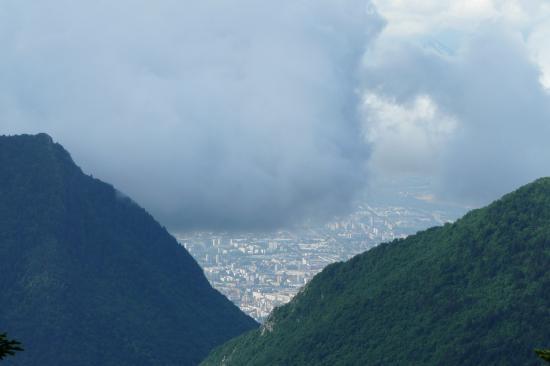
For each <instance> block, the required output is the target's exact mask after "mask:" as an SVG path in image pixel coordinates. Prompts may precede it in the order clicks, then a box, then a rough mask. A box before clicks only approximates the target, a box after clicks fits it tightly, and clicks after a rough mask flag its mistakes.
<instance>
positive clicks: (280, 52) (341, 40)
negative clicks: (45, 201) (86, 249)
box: [0, 0, 383, 228]
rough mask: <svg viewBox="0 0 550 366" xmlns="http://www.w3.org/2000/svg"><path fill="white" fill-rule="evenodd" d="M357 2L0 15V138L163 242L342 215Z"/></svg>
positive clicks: (366, 9) (93, 5) (54, 6)
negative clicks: (31, 137) (68, 172)
mask: <svg viewBox="0 0 550 366" xmlns="http://www.w3.org/2000/svg"><path fill="white" fill-rule="evenodd" d="M382 24H383V22H382V20H381V19H380V17H379V16H378V15H377V14H376V12H375V11H373V8H372V6H371V5H370V4H369V3H366V2H365V1H364V0H342V1H336V2H335V1H330V0H299V1H296V0H281V1H276V2H259V1H253V0H238V1H231V2H224V1H215V0H200V1H198V0H196V1H195V0H185V1H171V0H158V1H154V2H149V1H128V0H121V1H115V2H113V1H97V0H96V1H90V0H85V1H78V2H75V1H66V0H65V1H64V0H51V1H44V2H37V1H30V0H17V1H14V0H4V1H2V2H1V3H0V51H1V55H2V56H1V58H0V67H1V70H2V71H1V72H0V127H1V131H2V133H5V134H13V133H37V132H47V133H50V134H51V135H52V136H53V137H54V139H55V140H57V141H59V142H61V143H62V144H63V145H64V146H66V147H67V148H68V149H69V150H70V151H71V152H72V154H73V157H74V158H75V160H76V161H77V163H79V164H80V165H81V166H83V168H84V170H85V171H87V172H88V173H92V174H93V175H94V176H97V177H99V178H102V179H104V180H107V181H109V182H111V183H113V184H114V185H115V186H117V187H118V188H119V189H120V190H121V191H123V192H125V193H126V194H128V195H130V196H132V197H133V198H134V199H135V200H136V201H138V202H139V203H140V204H142V205H143V206H144V207H146V208H147V209H149V210H151V211H152V213H153V214H154V215H155V216H157V218H159V219H160V221H162V222H163V223H165V224H167V225H168V226H171V227H173V228H256V227H274V226H278V225H284V224H288V223H289V222H292V221H294V220H299V219H301V218H303V217H305V216H307V217H315V216H318V215H329V214H331V213H334V212H335V211H338V210H340V209H343V208H345V206H346V204H347V203H348V202H349V200H350V198H351V197H352V196H353V194H354V192H355V191H356V190H357V189H358V188H359V187H360V186H361V185H362V184H363V183H364V179H365V171H364V169H363V167H364V163H365V160H366V159H367V157H368V151H367V148H366V145H365V144H364V143H363V142H362V140H361V133H360V125H359V123H358V120H357V105H358V99H359V95H358V93H357V92H356V90H357V85H358V84H357V82H358V80H357V75H358V73H357V67H358V64H359V61H360V58H361V56H362V54H363V52H364V50H365V47H366V45H367V44H368V43H369V42H370V40H371V39H372V38H373V37H375V36H376V35H377V33H378V31H379V30H380V29H381V27H382Z"/></svg>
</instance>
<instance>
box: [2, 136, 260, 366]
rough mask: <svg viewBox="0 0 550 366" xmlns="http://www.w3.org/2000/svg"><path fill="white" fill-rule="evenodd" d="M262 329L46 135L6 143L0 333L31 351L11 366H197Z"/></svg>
mask: <svg viewBox="0 0 550 366" xmlns="http://www.w3.org/2000/svg"><path fill="white" fill-rule="evenodd" d="M120 169H124V167H120ZM144 174H146V172H144ZM189 179H192V177H189ZM256 326H257V324H256V323H255V322H254V321H253V320H252V319H251V318H249V317H248V316H246V315H245V314H243V313H242V312H241V311H240V310H239V309H238V308H237V307H236V306H234V305H233V304H232V303H231V302H229V301H228V300H227V299H226V298H225V297H224V296H222V295H221V294H220V293H219V292H217V291H216V290H214V289H213V288H212V287H211V286H210V285H209V283H208V281H207V280H206V278H205V277H204V275H203V272H202V270H201V269H200V267H199V266H198V265H197V263H196V262H195V261H194V260H193V258H192V257H191V256H190V255H189V254H188V253H187V251H186V250H185V249H184V248H183V247H182V246H180V245H179V244H178V243H177V242H176V240H175V239H174V238H173V237H172V236H170V235H169V234H168V232H167V231H166V230H165V229H164V228H163V227H162V226H160V225H159V224H158V223H157V222H156V221H155V220H154V219H153V217H151V216H150V215H149V214H148V213H147V212H146V211H145V210H144V209H143V208H141V207H139V206H138V205H137V204H136V203H135V202H133V201H132V200H131V199H129V198H128V197H125V196H124V195H123V194H121V193H119V192H118V191H117V190H116V189H115V188H113V187H112V186H111V185H109V184H106V183H103V182H101V181H99V180H97V179H94V178H92V177H90V176H87V175H85V174H83V173H82V171H81V170H80V168H78V167H77V166H76V165H75V163H74V162H73V161H72V159H71V157H70V155H69V154H68V153H67V151H65V150H64V149H63V148H62V147H61V146H60V145H59V144H56V143H54V142H53V141H52V139H51V138H50V137H49V136H47V135H45V134H40V135H36V136H30V135H21V136H12V137H5V136H4V137H0V331H1V332H4V331H5V332H8V333H9V334H10V336H12V337H14V338H15V339H17V340H19V341H21V342H22V343H23V345H24V348H25V351H24V352H20V353H18V354H17V355H16V356H14V357H10V358H9V359H6V360H5V361H3V362H4V363H5V364H6V365H17V366H45V365H56V366H79V365H94V366H97V365H102V366H108V365H112V366H124V365H128V366H139V365H174V366H176V365H177V366H180V365H196V364H198V363H199V362H200V361H201V360H202V359H203V358H204V357H205V356H206V355H207V354H208V352H209V351H210V350H211V349H212V348H213V347H215V346H217V345H220V344H221V343H223V342H225V341H227V340H228V339H230V338H232V337H235V336H237V335H239V334H241V333H243V332H245V331H248V330H251V329H254V328H256ZM4 363H3V364H4Z"/></svg>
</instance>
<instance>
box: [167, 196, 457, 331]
mask: <svg viewBox="0 0 550 366" xmlns="http://www.w3.org/2000/svg"><path fill="white" fill-rule="evenodd" d="M396 197H397V198H399V200H397V201H396V205H387V204H386V205H382V204H376V202H375V203H372V204H368V203H360V204H357V205H356V208H355V210H354V211H353V213H352V214H350V215H349V216H346V217H340V218H335V219H334V220H333V221H331V222H329V223H327V224H325V225H322V226H318V227H315V226H306V227H301V228H299V229H295V230H292V231H276V232H273V233H269V234H267V233H262V234H258V233H247V234H243V233H241V234H235V233H209V232H194V233H176V234H175V236H176V237H177V239H178V241H179V242H180V243H181V244H182V245H183V246H185V248H186V249H187V250H188V251H189V252H190V253H191V254H192V255H193V256H194V258H195V259H196V260H197V262H198V263H199V264H200V265H201V266H202V268H203V269H204V273H205V275H206V277H207V278H208V280H209V281H210V282H211V283H212V285H213V286H214V287H215V288H216V289H218V290H219V291H220V292H222V293H223V294H224V295H225V296H227V297H228V298H229V299H231V300H232V301H233V302H234V303H235V304H236V305H237V306H239V307H240V308H241V309H242V310H243V311H244V312H246V313H247V314H249V315H250V316H252V317H253V318H255V319H256V320H258V321H260V322H261V321H263V320H265V319H266V317H267V316H268V315H269V313H270V312H271V310H272V309H273V308H274V307H276V306H279V305H282V304H285V303H287V302H289V301H290V300H291V299H292V297H293V296H294V295H296V293H297V292H298V291H299V290H300V288H301V287H302V286H304V284H306V283H307V282H308V281H309V280H310V279H311V278H312V277H313V276H314V275H315V274H317V273H318V272H319V271H321V270H322V269H323V268H324V267H326V266H327V265H328V264H330V263H334V262H337V261H343V260H347V259H349V258H351V257H353V256H354V255H356V254H358V253H361V252H364V251H365V250H368V249H370V248H372V247H373V246H376V245H377V244H379V243H381V242H386V241H390V240H393V239H396V238H401V237H405V236H407V235H409V234H413V233H415V232H417V231H418V230H422V229H425V228H428V227H430V226H434V225H441V224H444V223H445V222H449V221H452V220H454V219H455V218H456V217H458V216H459V215H460V214H462V213H464V209H463V208H458V207H454V206H450V205H441V204H435V203H433V202H430V200H429V199H426V197H428V196H426V195H422V194H421V192H420V193H419V192H414V191H413V192H412V193H411V192H401V193H400V196H399V195H396ZM373 201H376V200H373Z"/></svg>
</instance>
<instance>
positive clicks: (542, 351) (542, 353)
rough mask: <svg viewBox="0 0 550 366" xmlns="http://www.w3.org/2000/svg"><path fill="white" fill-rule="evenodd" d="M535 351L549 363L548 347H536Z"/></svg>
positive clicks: (549, 353) (549, 352) (549, 351)
mask: <svg viewBox="0 0 550 366" xmlns="http://www.w3.org/2000/svg"><path fill="white" fill-rule="evenodd" d="M535 353H536V354H537V355H539V357H540V358H542V359H543V360H545V361H546V362H549V363H550V349H536V350H535Z"/></svg>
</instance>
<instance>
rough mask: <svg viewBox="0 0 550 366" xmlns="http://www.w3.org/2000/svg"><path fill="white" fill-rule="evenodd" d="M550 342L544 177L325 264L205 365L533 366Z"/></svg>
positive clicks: (548, 196)
mask: <svg viewBox="0 0 550 366" xmlns="http://www.w3.org/2000/svg"><path fill="white" fill-rule="evenodd" d="M548 345H550V179H549V178H544V179H540V180H537V181H536V182H534V183H532V184H529V185H527V186H525V187H522V188H520V189H519V190H517V191H516V192H514V193H512V194H509V195H506V196H504V197H503V198H502V199H500V200H498V201H496V202H494V203H493V204H491V205H490V206H488V207H486V208H483V209H479V210H474V211H472V212H470V213H468V214H467V215H466V216H465V217H463V218H462V219H460V220H458V221H457V222H456V223H454V224H447V225H445V226H443V227H437V228H432V229H429V230H426V231H423V232H420V233H418V234H416V235H413V236H410V237H408V238H407V239H404V240H396V241H393V242H391V243H387V244H382V245H380V246H378V247H376V248H374V249H372V250H370V251H368V252H366V253H363V254H361V255H359V256H356V257H354V258H353V259H351V260H350V261H348V262H345V263H337V264H333V265H330V266H328V267H327V268H326V269H325V270H324V271H322V272H321V273H320V274H319V275H317V276H316V277H315V278H314V279H313V280H312V281H311V282H310V283H309V284H308V285H307V286H306V287H305V288H304V289H303V290H302V292H301V293H300V294H299V295H297V296H296V297H295V298H294V299H293V301H291V302H290V303H289V304H287V305H286V306H283V307H280V308H277V309H276V310H275V311H274V312H273V313H272V315H271V317H270V318H269V320H268V321H267V323H266V324H264V326H262V328H261V329H258V330H254V331H251V332H249V333H247V334H245V335H243V336H241V337H238V338H236V339H234V340H231V341H230V342H228V343H226V344H225V345H224V346H222V347H220V348H218V349H216V350H215V351H214V352H212V353H211V354H210V356H209V358H208V359H207V360H206V361H205V362H204V363H203V365H222V364H223V365H316V366H319V365H500V366H502V365H539V364H540V362H541V361H540V359H538V358H537V357H536V355H535V354H534V352H533V349H534V348H543V347H548Z"/></svg>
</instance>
